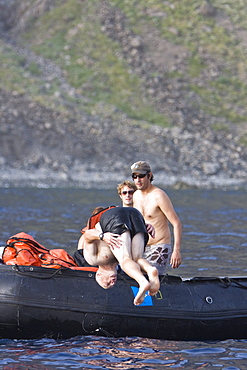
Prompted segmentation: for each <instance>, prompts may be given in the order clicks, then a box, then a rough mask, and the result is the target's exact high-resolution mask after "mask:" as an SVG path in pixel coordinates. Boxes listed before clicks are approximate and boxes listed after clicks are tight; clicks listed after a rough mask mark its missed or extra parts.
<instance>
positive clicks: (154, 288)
mask: <svg viewBox="0 0 247 370" xmlns="http://www.w3.org/2000/svg"><path fill="white" fill-rule="evenodd" d="M148 278H149V282H150V285H151V288H150V289H149V294H150V295H155V294H156V293H157V292H158V290H159V288H160V279H159V273H158V270H157V268H156V267H153V266H150V267H149V268H148Z"/></svg>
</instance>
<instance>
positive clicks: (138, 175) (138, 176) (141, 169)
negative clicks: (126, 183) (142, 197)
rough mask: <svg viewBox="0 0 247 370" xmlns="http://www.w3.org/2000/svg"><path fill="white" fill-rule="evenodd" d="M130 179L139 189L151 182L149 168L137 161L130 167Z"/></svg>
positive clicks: (145, 163)
mask: <svg viewBox="0 0 247 370" xmlns="http://www.w3.org/2000/svg"><path fill="white" fill-rule="evenodd" d="M131 172H132V179H133V180H134V183H135V185H136V187H137V189H141V188H143V187H145V186H146V185H147V184H148V183H151V182H152V181H153V174H152V171H151V167H150V166H149V164H148V163H147V162H145V161H138V162H135V163H133V164H132V166H131Z"/></svg>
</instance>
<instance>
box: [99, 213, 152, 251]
mask: <svg viewBox="0 0 247 370" xmlns="http://www.w3.org/2000/svg"><path fill="white" fill-rule="evenodd" d="M100 225H101V228H102V231H103V232H104V233H107V232H110V233H114V234H119V235H121V234H123V233H124V232H125V231H130V235H131V238H133V236H135V235H136V234H138V233H143V234H144V240H145V245H146V244H147V242H148V232H147V228H146V225H145V221H144V218H143V216H142V214H141V213H140V212H139V211H138V210H137V209H136V208H133V207H115V208H111V209H109V210H108V211H106V212H104V213H103V214H102V216H101V217H100Z"/></svg>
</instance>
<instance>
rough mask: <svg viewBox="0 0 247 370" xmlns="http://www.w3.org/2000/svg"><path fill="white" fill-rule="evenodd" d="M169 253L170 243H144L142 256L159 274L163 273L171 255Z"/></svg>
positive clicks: (170, 251)
mask: <svg viewBox="0 0 247 370" xmlns="http://www.w3.org/2000/svg"><path fill="white" fill-rule="evenodd" d="M171 253H172V248H171V245H170V244H153V245H146V247H145V251H144V253H143V258H145V259H146V260H147V261H148V262H149V263H150V265H152V266H155V267H156V268H157V269H158V271H159V275H163V274H164V271H165V268H166V263H167V261H168V260H169V259H170V257H171Z"/></svg>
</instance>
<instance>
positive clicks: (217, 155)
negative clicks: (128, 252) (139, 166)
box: [0, 0, 247, 188]
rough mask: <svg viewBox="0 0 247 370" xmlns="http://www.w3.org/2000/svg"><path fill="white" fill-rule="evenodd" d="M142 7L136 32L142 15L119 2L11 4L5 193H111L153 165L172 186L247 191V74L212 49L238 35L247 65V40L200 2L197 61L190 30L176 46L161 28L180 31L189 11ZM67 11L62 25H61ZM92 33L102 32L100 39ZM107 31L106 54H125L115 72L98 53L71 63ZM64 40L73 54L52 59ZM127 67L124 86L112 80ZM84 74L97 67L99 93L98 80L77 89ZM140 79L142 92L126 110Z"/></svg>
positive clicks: (5, 46) (6, 29)
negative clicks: (181, 16)
mask: <svg viewBox="0 0 247 370" xmlns="http://www.w3.org/2000/svg"><path fill="white" fill-rule="evenodd" d="M142 3H143V2H142V1H140V3H139V7H140V9H139V10H140V13H139V14H138V13H137V11H136V14H135V16H136V17H137V18H136V23H135V27H134V25H133V15H132V16H131V17H132V18H131V17H130V16H129V15H128V13H126V9H124V8H122V7H121V6H120V5H119V2H118V1H92V3H90V6H89V5H86V3H85V2H83V1H75V0H73V1H72V0H68V1H66V0H63V1H51V0H43V1H42V0H34V1H22V2H19V1H17V0H11V1H10V0H8V1H7V0H6V1H3V0H1V1H0V28H1V43H0V48H1V55H2V56H1V66H0V74H1V75H0V89H1V90H0V91H1V94H0V120H1V125H0V133H1V136H0V171H1V172H0V173H1V179H0V185H2V186H11V185H15V186H22V185H35V186H36V185H38V186H84V187H89V186H102V187H112V186H115V185H116V183H118V182H120V181H122V179H125V178H129V176H130V165H131V164H132V163H133V162H134V161H136V160H146V161H148V162H149V163H150V165H151V167H152V169H153V172H154V177H155V183H159V184H161V185H164V186H177V187H182V186H198V187H200V186H203V187H208V188H210V187H241V186H246V173H247V145H246V117H247V107H246V105H244V99H245V98H246V91H247V89H246V81H247V78H246V75H247V74H246V73H247V71H246V70H245V66H244V67H243V65H242V64H241V60H239V59H238V63H237V64H234V58H233V56H229V57H228V54H227V51H224V52H223V54H220V53H219V52H218V53H217V52H215V53H214V52H213V50H211V49H210V48H209V47H208V46H207V44H203V41H202V38H203V37H204V36H205V34H206V35H207V33H208V34H210V33H212V32H216V31H214V30H215V29H216V27H218V28H217V30H218V29H219V28H220V29H221V32H225V33H226V34H229V33H230V32H231V34H232V35H234V40H235V44H234V42H233V41H232V45H228V47H229V48H234V47H236V53H237V52H239V48H240V49H241V52H242V54H243V55H242V57H243V58H244V56H246V51H247V46H246V45H247V43H246V40H247V32H246V31H245V30H244V29H243V28H241V27H240V26H239V25H238V26H237V25H236V23H234V21H233V20H234V18H231V17H230V15H231V14H230V15H229V14H228V13H227V11H226V9H224V7H223V6H222V4H221V1H220V0H218V1H216V2H215V3H214V6H212V5H211V4H210V3H208V2H203V1H201V2H199V1H194V2H193V4H192V5H193V6H192V11H193V12H195V13H194V14H195V16H197V17H199V18H198V19H200V20H201V22H202V23H201V25H200V27H201V28H200V29H202V31H203V30H204V31H203V32H204V33H203V35H204V36H200V37H201V39H200V40H199V41H200V42H199V41H198V43H197V47H196V48H195V47H194V50H193V48H191V47H190V45H189V44H188V45H186V43H185V42H184V39H183V42H182V41H180V42H178V41H179V40H181V35H180V33H181V32H183V30H182V28H181V29H179V28H178V27H175V26H174V27H171V26H169V27H168V25H167V29H168V31H169V32H170V34H171V35H172V37H170V36H169V35H168V36H167V37H165V35H162V32H161V29H160V28H159V27H158V26H157V25H159V24H160V23H159V22H161V20H162V22H167V24H169V22H168V18H169V16H170V15H169V14H170V13H169V9H171V10H174V9H175V8H176V7H179V3H178V2H164V3H165V5H166V6H167V12H165V11H163V10H161V7H160V8H159V7H158V5H159V4H161V2H160V1H156V2H150V4H149V2H147V3H146V5H145V4H144V5H143V7H141V4H142ZM155 3H156V6H154V7H153V4H155ZM162 3H163V2H162ZM217 5H218V7H217ZM173 6H174V7H175V8H174V9H173ZM75 7H76V9H77V13H78V11H80V12H81V15H80V19H79V20H78V19H77V18H76V15H75V14H74V13H73V11H74V9H75ZM60 10H61V13H60V14H62V17H61V15H60V17H59V23H58V20H57V18H52V16H53V17H54V15H55V14H58V13H59V11H60ZM62 10H64V11H65V10H66V11H67V13H64V11H63V12H62ZM175 10H176V9H175ZM175 10H174V12H175ZM171 14H172V13H171ZM192 18H193V17H192ZM54 19H55V20H54ZM146 19H148V20H149V19H151V20H152V21H150V22H149V21H146ZM153 19H155V20H156V21H157V22H156V23H152V22H153ZM47 20H49V21H50V23H49V22H48V21H47ZM208 22H210V25H211V30H210V29H209V28H210V27H209V26H208V24H209V23H208ZM48 24H49V27H48ZM89 24H91V25H94V24H95V27H94V28H92V29H91V31H90V28H89V26H88V28H87V27H86V25H89ZM203 27H204V29H203ZM206 27H208V28H207V29H206ZM96 31H97V32H98V34H97V40H98V39H100V40H101V41H100V42H101V44H100V45H102V44H103V42H106V43H107V47H108V49H105V50H106V53H107V52H108V51H107V50H109V49H110V50H111V48H112V50H113V49H114V50H116V51H115V52H114V55H113V54H112V55H111V56H110V57H109V60H111V61H110V62H109V60H107V63H105V71H104V70H103V69H102V68H103V67H102V65H100V66H101V67H100V71H97V68H98V70H99V65H98V66H97V65H96V63H97V58H98V59H100V58H102V59H103V54H100V53H98V54H97V52H96V51H97V50H96V49H95V50H94V54H93V55H94V57H92V51H91V49H90V47H91V46H90V45H89V44H87V43H84V48H81V49H80V52H79V53H78V55H79V57H78V55H76V58H75V59H76V62H74V61H73V59H72V58H73V56H74V55H75V53H76V52H75V51H74V49H73V47H75V45H76V40H77V49H78V40H80V37H81V38H82V37H83V36H84V35H85V33H86V32H88V34H87V38H86V40H87V42H88V40H90V37H91V39H93V38H95V40H96V36H95V34H96ZM90 32H91V34H90ZM184 32H185V31H184ZM187 32H189V31H188V30H187ZM191 32H192V30H191ZM63 33H64V36H63V40H64V44H63V45H62V49H58V51H56V53H55V51H54V53H52V52H53V50H51V49H54V50H55V49H56V48H57V47H58V46H57V44H58V45H60V44H61V42H62V41H61V39H59V37H58V36H59V35H60V34H63ZM30 35H31V36H30ZM184 35H187V34H185V33H184ZM76 37H77V38H76ZM198 37H199V36H198ZM217 37H219V36H217ZM231 37H232V36H231ZM173 38H174V40H173ZM47 40H48V41H49V46H48V47H47V45H48V44H47ZM55 40H57V41H55ZM191 40H192V41H191V44H193V42H194V43H195V41H194V39H193V38H191ZM231 40H233V39H231ZM56 42H57V44H56ZM227 42H228V43H229V39H227ZM95 43H96V41H95ZM216 44H217V43H216ZM45 45H46V49H45V47H44V46H45ZM109 45H110V48H109ZM219 47H221V48H222V47H223V46H222V45H221V44H220V46H219ZM224 47H226V45H224ZM49 48H50V49H49ZM89 49H90V50H89ZM61 50H62V51H61ZM224 53H226V54H225V55H227V57H226V58H225V60H224ZM222 55H223V56H222ZM196 61H200V62H198V65H196V68H195V63H196ZM120 62H121V63H122V64H121V69H120V67H119V71H121V73H123V75H122V79H121V78H119V76H118V77H117V78H118V79H117V80H113V78H112V76H111V71H113V70H114V69H115V68H116V65H118V64H120ZM73 63H76V65H75V64H73ZM223 63H225V64H223ZM109 64H110V67H109ZM122 65H124V68H125V69H123V67H122ZM85 66H87V71H92V70H93V68H95V71H96V72H97V75H96V72H95V71H94V76H95V75H96V76H98V77H97V78H95V77H94V79H95V81H96V82H94V79H93V77H92V74H91V75H90V77H89V78H88V79H87V80H86V79H85V78H84V80H83V83H80V84H79V83H78V79H79V78H80V73H81V70H83V71H86V67H85ZM72 67H74V68H73V69H72ZM96 67H97V68H96ZM192 67H194V69H193V70H192ZM237 67H238V68H237ZM80 68H81V70H80ZM78 69H79V72H78ZM195 70H196V72H195ZM227 70H228V72H229V71H230V72H229V75H226V71H227ZM76 71H77V72H76ZM109 71H110V72H109ZM119 71H118V72H117V73H116V75H117V74H118V75H119V74H120V72H119ZM122 71H124V72H122ZM126 71H127V72H126ZM233 72H235V74H236V76H235V77H236V78H235V79H234V80H233V78H232V75H233ZM73 73H74V75H73ZM75 73H78V76H79V77H76V76H75ZM88 73H89V72H88ZM124 73H127V74H126V75H125V74H124ZM102 76H103V77H102ZM129 76H130V77H129ZM129 78H131V81H133V85H134V82H135V84H136V85H135V87H136V86H138V88H136V89H134V88H133V92H131V94H132V95H131V94H130V93H129V95H128V100H126V104H124V96H125V95H124V93H125V92H124V89H125V90H126V91H130V90H131V89H132V86H131V83H130V85H127V82H126V81H127V80H128V79H129ZM224 78H225V80H227V83H226V85H225V87H224V83H225V82H224V81H225V80H224ZM101 79H102V81H101ZM108 81H112V82H111V83H112V86H114V89H113V94H112V95H110V92H109V90H110V89H111V87H110V88H109V87H108V85H107V84H108ZM119 81H120V82H121V81H122V83H119ZM238 81H240V82H238ZM216 82H217V83H218V85H217V84H216ZM96 83H97V84H96ZM222 84H223V85H222ZM231 84H232V85H231ZM95 86H96V87H95ZM222 86H223V88H222ZM96 89H97V93H96V92H95V91H96ZM100 89H101V90H100ZM128 89H129V90H128ZM94 94H95V96H94ZM126 94H127V93H126ZM237 94H240V95H239V96H238V95H237ZM114 95H115V99H114ZM118 95H119V97H120V99H118V100H117V97H118ZM122 96H123V98H122ZM107 97H108V98H107ZM236 98H238V101H236ZM121 99H122V102H121ZM217 99H218V100H217ZM241 99H243V101H241ZM216 100H217V101H216ZM121 103H122V104H121ZM126 106H129V109H128V110H127V109H126Z"/></svg>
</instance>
